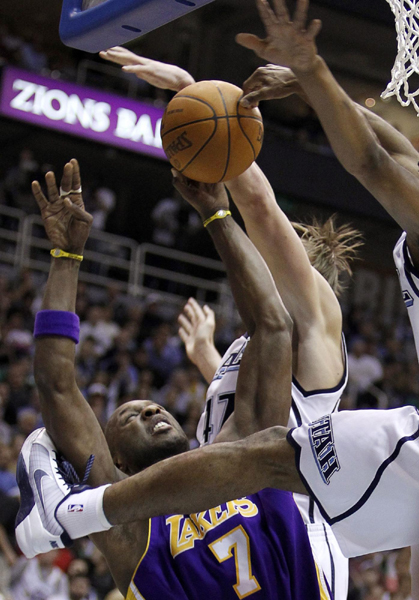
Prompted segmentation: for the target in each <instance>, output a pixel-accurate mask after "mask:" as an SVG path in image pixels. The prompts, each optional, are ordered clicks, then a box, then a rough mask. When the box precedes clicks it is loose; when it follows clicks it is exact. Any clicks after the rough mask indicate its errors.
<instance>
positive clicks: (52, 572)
mask: <svg viewBox="0 0 419 600" xmlns="http://www.w3.org/2000/svg"><path fill="white" fill-rule="evenodd" d="M57 552H58V551H57V550H51V552H48V553H47V554H39V555H38V556H36V557H35V558H31V559H30V560H27V559H26V558H25V557H23V556H21V557H20V558H19V559H18V560H17V562H16V564H15V565H14V567H13V571H12V582H11V591H12V596H13V600H28V598H36V600H48V598H49V597H50V596H52V595H53V594H59V595H64V597H65V594H66V592H67V578H66V576H65V575H64V573H63V572H62V571H61V569H59V568H58V567H55V566H54V561H55V559H56V557H57Z"/></svg>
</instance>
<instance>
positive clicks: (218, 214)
mask: <svg viewBox="0 0 419 600" xmlns="http://www.w3.org/2000/svg"><path fill="white" fill-rule="evenodd" d="M229 215H231V212H230V211H229V210H224V209H221V210H217V212H216V213H215V214H214V215H212V217H209V219H206V220H205V221H204V222H203V225H204V227H206V226H207V225H209V224H210V223H212V221H215V219H225V218H226V217H228V216H229Z"/></svg>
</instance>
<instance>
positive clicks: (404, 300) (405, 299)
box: [402, 290, 414, 308]
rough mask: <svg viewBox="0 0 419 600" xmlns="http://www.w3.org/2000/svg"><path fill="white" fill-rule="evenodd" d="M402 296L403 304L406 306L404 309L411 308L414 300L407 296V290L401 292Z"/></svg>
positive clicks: (409, 295)
mask: <svg viewBox="0 0 419 600" xmlns="http://www.w3.org/2000/svg"><path fill="white" fill-rule="evenodd" d="M402 294H403V302H404V303H405V304H406V307H407V308H409V307H410V306H413V302H414V299H413V297H412V296H411V294H409V292H408V291H407V290H403V292H402Z"/></svg>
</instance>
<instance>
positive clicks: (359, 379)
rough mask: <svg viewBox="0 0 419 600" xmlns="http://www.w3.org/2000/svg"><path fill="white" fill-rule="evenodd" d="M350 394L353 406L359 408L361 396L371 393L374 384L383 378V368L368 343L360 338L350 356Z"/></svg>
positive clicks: (354, 343)
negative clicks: (369, 348)
mask: <svg viewBox="0 0 419 600" xmlns="http://www.w3.org/2000/svg"><path fill="white" fill-rule="evenodd" d="M348 373H349V379H348V393H349V397H350V399H351V401H352V406H358V401H359V398H360V395H361V394H364V393H366V392H368V391H371V387H372V386H373V384H374V383H376V382H378V381H379V380H380V379H381V378H382V376H383V367H382V365H381V363H380V361H379V360H378V358H377V357H376V356H373V355H372V354H371V350H370V351H369V350H368V346H367V343H366V341H365V340H364V339H363V338H358V339H357V340H355V341H354V342H353V343H352V347H351V351H350V352H349V355H348Z"/></svg>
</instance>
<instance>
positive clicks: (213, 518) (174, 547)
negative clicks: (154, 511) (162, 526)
mask: <svg viewBox="0 0 419 600" xmlns="http://www.w3.org/2000/svg"><path fill="white" fill-rule="evenodd" d="M224 506H225V508H223V507H224ZM258 512H259V510H258V507H257V506H256V504H254V503H253V502H252V501H251V500H249V499H248V498H239V499H238V500H231V501H230V502H227V503H226V504H225V505H222V506H216V507H215V508H211V509H210V510H207V511H205V512H201V513H197V514H193V515H190V516H189V517H185V516H184V515H172V516H170V517H167V519H166V525H168V526H169V527H170V552H171V554H172V556H173V557H175V556H177V555H178V554H181V552H185V551H186V550H191V549H192V548H193V547H194V546H195V542H196V541H197V540H203V539H204V537H205V535H206V534H207V533H208V531H211V530H212V529H215V528H216V527H218V525H221V523H224V522H225V521H227V520H228V519H231V518H232V517H234V516H235V515H237V514H240V515H241V516H242V517H246V518H251V517H255V516H256V515H257V514H258ZM206 517H207V518H206ZM208 519H209V520H208Z"/></svg>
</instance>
